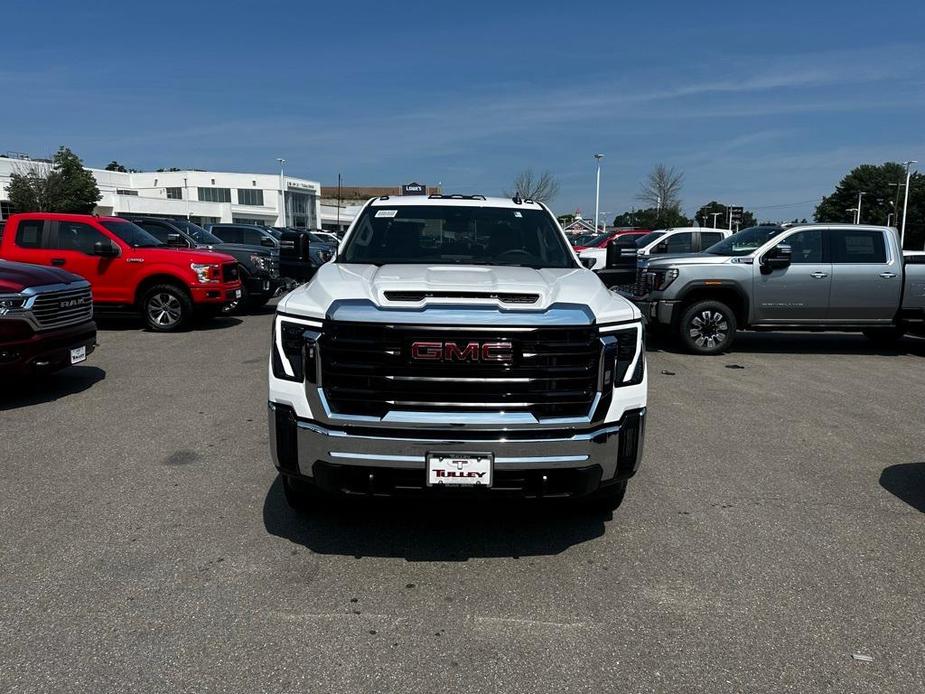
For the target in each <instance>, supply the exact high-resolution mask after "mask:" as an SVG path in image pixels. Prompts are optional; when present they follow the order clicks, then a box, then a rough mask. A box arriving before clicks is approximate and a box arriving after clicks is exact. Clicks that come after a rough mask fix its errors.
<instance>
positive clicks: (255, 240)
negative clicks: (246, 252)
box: [242, 229, 263, 246]
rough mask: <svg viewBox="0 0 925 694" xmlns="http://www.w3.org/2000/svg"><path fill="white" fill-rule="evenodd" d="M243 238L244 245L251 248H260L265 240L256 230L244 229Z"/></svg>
mask: <svg viewBox="0 0 925 694" xmlns="http://www.w3.org/2000/svg"><path fill="white" fill-rule="evenodd" d="M242 238H243V239H244V241H243V242H242V243H246V244H248V245H251V246H259V245H260V242H261V241H262V240H263V234H261V233H260V232H259V231H257V230H256V229H244V230H242Z"/></svg>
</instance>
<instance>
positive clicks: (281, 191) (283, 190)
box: [276, 157, 286, 227]
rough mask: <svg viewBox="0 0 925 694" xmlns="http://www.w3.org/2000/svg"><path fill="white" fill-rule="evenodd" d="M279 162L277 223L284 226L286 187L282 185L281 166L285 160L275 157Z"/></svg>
mask: <svg viewBox="0 0 925 694" xmlns="http://www.w3.org/2000/svg"><path fill="white" fill-rule="evenodd" d="M276 161H278V162H279V225H280V226H281V227H285V226H286V187H285V185H283V166H285V164H286V160H285V159H282V158H280V157H277V158H276Z"/></svg>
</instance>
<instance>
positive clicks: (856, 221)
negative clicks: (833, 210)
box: [845, 207, 858, 224]
mask: <svg viewBox="0 0 925 694" xmlns="http://www.w3.org/2000/svg"><path fill="white" fill-rule="evenodd" d="M845 212H852V213H854V224H857V223H858V217H857V214H858V208H857V207H849V208H847V209H846V210H845Z"/></svg>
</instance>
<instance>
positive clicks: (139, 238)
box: [100, 219, 164, 248]
mask: <svg viewBox="0 0 925 694" xmlns="http://www.w3.org/2000/svg"><path fill="white" fill-rule="evenodd" d="M100 224H102V225H103V226H104V227H106V229H108V230H109V231H111V232H112V233H113V234H115V235H116V236H118V237H119V238H120V239H122V240H123V241H125V243H127V244H128V245H129V246H131V247H132V248H151V247H152V246H163V245H164V244H162V243H161V242H160V241H158V240H157V239H156V238H154V237H153V236H151V234H149V233H148V232H147V231H145V230H144V229H142V228H141V227H140V226H138V225H137V224H132V223H131V222H126V221H125V220H124V219H118V220H115V219H106V220H103V221H102V222H100Z"/></svg>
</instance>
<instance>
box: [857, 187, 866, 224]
mask: <svg viewBox="0 0 925 694" xmlns="http://www.w3.org/2000/svg"><path fill="white" fill-rule="evenodd" d="M865 195H867V191H864V190H859V191H858V214H857V217H855V220H854V223H855V224H860V223H861V198H863V197H864V196H865Z"/></svg>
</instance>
